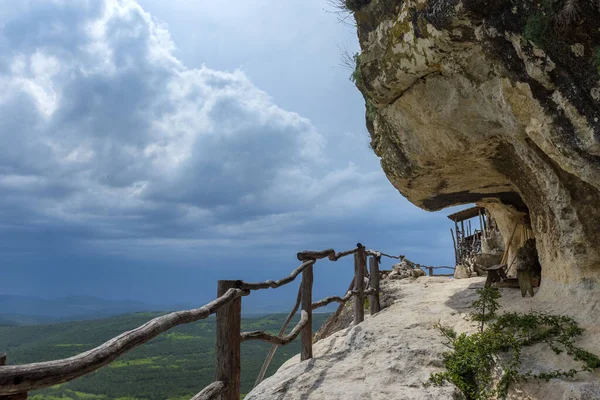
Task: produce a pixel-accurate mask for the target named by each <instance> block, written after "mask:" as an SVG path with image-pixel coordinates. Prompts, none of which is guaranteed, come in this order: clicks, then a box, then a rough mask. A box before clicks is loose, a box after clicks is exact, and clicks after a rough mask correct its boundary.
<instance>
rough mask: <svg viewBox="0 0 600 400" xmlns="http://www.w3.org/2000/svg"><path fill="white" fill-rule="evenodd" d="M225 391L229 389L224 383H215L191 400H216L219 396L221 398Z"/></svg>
mask: <svg viewBox="0 0 600 400" xmlns="http://www.w3.org/2000/svg"><path fill="white" fill-rule="evenodd" d="M225 389H227V385H226V384H225V382H223V381H217V382H213V383H211V384H210V385H208V386H207V387H205V388H204V389H202V391H201V392H200V393H198V394H197V395H195V396H194V397H192V398H191V400H213V399H216V398H217V396H220V395H221V394H222V393H223V392H224V391H225Z"/></svg>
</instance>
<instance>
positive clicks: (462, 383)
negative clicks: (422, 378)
mask: <svg viewBox="0 0 600 400" xmlns="http://www.w3.org/2000/svg"><path fill="white" fill-rule="evenodd" d="M477 293H478V294H479V299H478V300H476V301H475V302H474V303H473V307H474V308H475V310H476V312H475V313H473V320H475V321H481V323H482V328H481V330H480V332H477V333H474V334H471V335H469V334H466V333H462V334H460V335H457V334H456V332H454V330H453V329H451V328H448V327H443V326H441V325H438V326H436V327H437V328H438V329H439V330H440V332H441V333H442V335H443V336H444V337H445V338H446V340H447V343H445V344H446V345H447V346H448V347H450V348H451V351H448V352H445V353H444V354H443V361H444V366H445V367H446V371H444V372H441V373H436V374H432V375H431V376H430V382H429V384H434V385H441V384H443V383H444V382H451V383H453V384H454V385H456V387H458V388H459V390H461V391H462V392H463V394H464V395H465V397H466V398H467V399H469V400H484V399H489V398H492V397H503V396H506V395H507V393H508V389H509V387H510V385H511V384H512V383H513V382H515V381H517V380H527V379H538V380H546V381H548V380H550V379H553V378H559V377H569V378H571V377H573V376H575V375H576V374H577V373H579V372H582V371H590V370H593V369H596V368H600V358H598V356H597V355H595V354H592V353H590V352H588V351H586V350H584V349H582V348H580V347H577V346H575V340H576V339H577V337H579V336H581V334H582V333H583V329H582V328H581V327H579V325H578V324H577V323H576V322H575V321H574V320H573V319H572V318H570V317H567V316H564V315H550V314H546V313H539V312H530V313H527V314H519V313H506V314H503V315H500V316H499V317H497V318H496V319H495V321H493V322H490V321H491V320H493V319H494V318H495V311H496V310H497V309H498V303H497V300H498V298H500V292H499V291H498V290H497V289H495V288H484V289H479V290H478V291H477ZM486 322H488V324H486V325H485V326H484V324H485V323H486ZM540 343H544V344H546V345H547V346H548V347H549V348H550V349H551V350H552V351H554V352H555V353H556V354H560V353H563V352H566V353H567V354H569V355H571V356H572V357H573V359H574V360H575V361H580V362H581V366H580V368H578V369H570V370H566V371H564V370H560V369H558V370H549V371H544V372H541V373H537V374H536V373H533V371H527V372H525V373H523V372H521V356H522V348H523V347H526V346H533V345H535V344H540ZM495 367H499V370H500V371H501V376H499V377H498V379H496V381H494V375H493V371H494V368H495Z"/></svg>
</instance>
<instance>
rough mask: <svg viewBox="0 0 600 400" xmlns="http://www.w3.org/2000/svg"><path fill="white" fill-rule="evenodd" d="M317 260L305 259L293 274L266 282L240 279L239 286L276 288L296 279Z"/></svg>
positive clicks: (251, 288)
mask: <svg viewBox="0 0 600 400" xmlns="http://www.w3.org/2000/svg"><path fill="white" fill-rule="evenodd" d="M315 262H316V261H315V260H309V261H305V262H303V263H302V264H301V265H300V266H299V267H298V268H296V269H295V270H293V271H292V273H291V274H289V275H288V276H286V277H285V278H281V279H279V280H276V281H272V280H267V281H264V282H243V281H240V282H239V284H238V287H239V288H241V289H244V290H260V289H269V288H272V289H276V288H278V287H280V286H283V285H287V284H288V283H290V282H292V281H293V280H294V279H296V277H297V276H298V275H300V273H301V272H302V271H304V270H305V269H306V268H308V267H309V266H311V265H313V264H314V263H315Z"/></svg>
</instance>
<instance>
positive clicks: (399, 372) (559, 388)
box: [246, 277, 600, 400]
mask: <svg viewBox="0 0 600 400" xmlns="http://www.w3.org/2000/svg"><path fill="white" fill-rule="evenodd" d="M483 282H484V280H483V279H482V278H473V279H462V280H453V279H448V278H437V277H432V278H430V277H422V278H419V279H417V280H416V281H414V282H412V283H411V282H410V281H408V280H399V281H393V282H389V286H387V287H386V289H388V290H394V291H398V293H399V296H398V300H396V302H395V303H394V304H392V305H391V306H390V307H388V308H386V309H384V310H382V311H381V312H380V313H379V314H377V315H375V316H373V317H370V318H367V319H366V320H365V321H364V322H363V323H362V324H359V325H358V326H351V327H349V328H347V329H344V330H342V331H339V332H337V333H335V334H333V335H331V336H330V337H328V338H325V339H323V340H320V341H319V342H317V343H316V344H315V345H314V358H313V359H312V360H308V361H304V362H300V359H299V356H295V357H293V358H292V359H290V360H289V361H287V362H286V363H285V364H284V365H283V366H282V367H281V368H280V369H279V370H278V372H277V373H276V374H275V375H274V376H272V377H270V378H268V379H266V380H265V381H264V382H262V383H261V384H260V385H259V386H258V387H257V388H255V389H254V390H253V391H252V392H251V393H250V394H249V395H248V396H247V397H246V400H259V399H260V400H284V399H285V400H296V399H302V400H305V399H309V400H312V399H314V400H338V399H347V400H355V399H356V400H358V399H361V400H362V399H369V400H391V399H462V398H463V396H462V394H461V393H460V392H459V391H458V390H457V389H456V388H455V387H454V386H452V385H447V386H443V387H423V383H424V382H427V380H428V378H429V375H430V374H431V373H432V372H438V371H442V370H443V365H442V361H441V360H442V353H443V352H444V351H447V350H448V349H447V348H446V347H445V346H444V345H443V344H442V343H443V341H442V338H441V336H440V334H439V332H438V331H437V330H436V329H435V328H434V327H433V325H434V324H435V323H436V322H441V323H442V324H443V325H447V326H452V327H454V329H455V330H456V331H457V332H459V333H460V332H465V331H474V330H475V329H476V325H475V324H474V323H472V322H471V321H469V319H468V317H467V315H468V313H469V312H470V311H471V309H470V304H471V303H472V302H473V300H475V299H476V293H475V289H477V288H479V287H482V286H483ZM502 293H503V297H502V301H501V303H502V305H503V307H502V309H501V311H520V312H527V311H529V310H531V309H535V310H540V311H542V310H543V311H548V312H561V313H565V310H571V311H572V312H570V313H569V315H571V316H573V317H574V318H576V319H577V320H578V322H579V323H580V324H581V325H582V326H583V327H585V328H587V331H586V334H585V335H584V337H583V338H582V340H581V341H580V342H579V344H580V345H581V346H583V347H585V348H586V349H588V350H590V351H593V352H596V353H599V352H600V330H599V329H598V325H595V326H591V325H589V324H588V323H585V321H586V320H587V321H589V320H590V319H589V317H592V318H593V319H594V320H595V321H596V324H598V322H597V321H599V319H598V317H599V315H598V313H599V311H600V310H596V309H594V310H590V309H589V308H587V309H586V308H584V307H577V306H576V305H572V306H571V307H569V306H567V305H566V304H564V303H562V304H554V305H552V303H546V302H544V301H543V300H538V299H536V298H533V299H532V298H524V299H523V298H521V295H520V293H519V291H518V290H515V289H502ZM553 307H561V309H558V310H554V309H553ZM591 314H593V315H591ZM537 350H539V349H536V348H532V349H531V351H530V353H537V356H535V357H533V356H532V357H530V358H531V359H529V360H527V361H526V362H524V367H525V368H527V369H533V370H534V371H535V370H542V369H544V368H551V367H552V366H553V365H558V366H560V367H561V368H565V369H567V368H570V367H571V365H572V362H571V361H570V360H569V358H568V356H567V357H565V356H564V355H563V356H557V355H555V354H554V353H552V352H551V351H550V350H547V349H544V351H537ZM526 358H529V356H528V355H526ZM570 363H571V364H570ZM510 398H511V399H581V400H583V399H600V373H598V372H596V373H594V374H592V373H585V374H581V376H580V378H579V379H578V380H570V381H564V380H553V381H551V382H541V383H540V382H534V383H529V384H525V385H520V386H519V387H517V388H516V389H515V390H513V392H512V393H511V396H510Z"/></svg>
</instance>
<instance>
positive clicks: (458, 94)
mask: <svg viewBox="0 0 600 400" xmlns="http://www.w3.org/2000/svg"><path fill="white" fill-rule="evenodd" d="M364 3H366V4H364ZM363 4H364V5H363ZM354 11H355V13H354V15H355V19H356V23H357V29H358V36H359V40H360V45H361V54H360V55H359V56H358V57H357V70H356V72H355V77H356V83H357V86H358V87H359V89H360V90H361V92H362V93H363V95H364V97H365V101H366V108H367V112H366V115H367V127H368V129H369V132H370V134H371V137H372V147H373V149H374V150H375V152H376V153H377V155H378V156H379V157H380V158H381V165H382V167H383V170H384V171H385V173H386V174H387V177H388V178H389V180H390V182H391V183H392V184H393V185H394V186H395V187H396V188H397V189H398V190H399V191H400V192H401V193H402V194H403V195H404V196H405V197H407V198H408V199H409V200H410V201H411V202H412V203H414V204H416V205H417V206H419V207H421V208H424V209H427V210H438V209H441V208H444V207H447V206H451V205H457V204H464V203H473V202H476V203H478V204H480V205H483V206H485V207H486V208H487V209H488V210H489V211H490V212H491V213H492V214H493V216H494V218H495V219H496V220H497V221H498V225H499V227H500V229H501V230H502V233H503V236H504V237H505V238H506V237H509V236H510V233H511V232H510V230H511V229H512V227H513V225H514V223H515V222H516V221H520V222H521V223H522V224H525V225H526V226H528V227H530V228H531V229H532V230H533V232H534V234H535V238H536V246H537V250H538V254H539V258H540V263H541V265H542V284H541V287H540V294H541V295H544V294H545V295H546V296H547V295H552V296H554V295H556V294H561V295H569V294H574V293H577V294H583V295H584V296H583V298H585V297H588V298H589V296H588V295H591V296H594V298H597V297H598V294H599V293H600V246H599V241H600V229H599V227H598V225H599V223H600V4H599V3H598V2H596V1H595V0H568V1H567V0H543V1H541V2H532V1H524V0H521V1H517V0H512V1H509V0H463V1H459V0H372V1H370V2H363V3H361V4H360V5H358V6H356V9H355V10H354Z"/></svg>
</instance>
